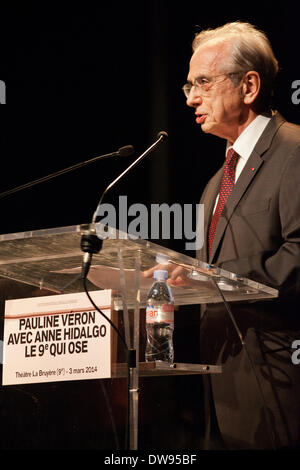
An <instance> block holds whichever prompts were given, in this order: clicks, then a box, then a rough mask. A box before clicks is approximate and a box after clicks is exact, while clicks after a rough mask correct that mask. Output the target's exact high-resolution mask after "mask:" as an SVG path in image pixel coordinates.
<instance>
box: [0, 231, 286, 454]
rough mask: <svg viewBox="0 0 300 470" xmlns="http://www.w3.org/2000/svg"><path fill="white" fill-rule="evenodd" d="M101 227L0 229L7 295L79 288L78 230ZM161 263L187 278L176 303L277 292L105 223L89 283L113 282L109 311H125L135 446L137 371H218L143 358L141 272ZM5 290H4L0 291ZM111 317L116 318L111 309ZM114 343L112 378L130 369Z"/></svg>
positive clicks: (0, 268) (144, 282) (133, 444)
mask: <svg viewBox="0 0 300 470" xmlns="http://www.w3.org/2000/svg"><path fill="white" fill-rule="evenodd" d="M100 228H101V231H102V230H103V227H102V226H101V224H95V225H93V226H89V225H74V226H69V227H58V228H52V229H46V230H37V231H32V232H22V233H14V234H6V235H0V277H1V279H2V282H4V280H9V281H10V285H12V286H14V285H15V286H16V287H17V288H16V290H15V291H14V289H12V290H11V289H10V292H9V298H22V297H27V296H28V297H29V296H30V295H31V292H32V287H35V288H37V289H38V290H40V291H41V292H43V294H42V295H47V294H45V292H46V293H49V295H51V294H52V293H53V294H60V293H64V294H66V293H74V292H83V291H84V288H83V284H82V281H81V279H80V271H81V269H80V267H81V264H82V258H83V253H82V251H81V248H80V241H81V236H82V235H83V234H84V233H86V232H87V231H89V230H92V232H94V233H96V234H97V233H99V229H100ZM102 233H103V231H102ZM159 263H163V264H168V265H169V266H171V267H174V266H175V267H181V268H182V270H183V271H184V273H185V274H186V278H187V279H188V283H187V285H185V286H182V287H176V288H172V291H173V294H174V299H175V305H176V306H181V305H199V304H209V303H218V302H223V301H224V299H226V301H229V302H234V301H241V300H243V301H246V302H247V301H251V300H258V299H270V298H274V297H276V296H277V291H276V290H274V289H271V288H270V287H267V286H264V285H262V284H259V283H257V282H253V281H251V280H249V279H245V278H240V277H238V276H236V275H235V274H234V273H230V272H227V271H224V270H221V269H219V268H214V267H211V266H208V265H206V264H205V263H202V262H200V261H198V260H197V259H194V258H191V257H188V256H185V255H182V254H179V253H176V252H174V251H172V250H169V249H167V248H164V247H162V246H159V245H158V244H155V243H151V242H149V241H147V240H142V239H138V238H136V239H133V237H131V236H129V235H128V234H126V233H124V232H119V231H117V230H114V229H112V228H109V238H107V239H105V240H104V241H103V246H102V249H101V251H100V253H99V254H95V255H93V260H92V266H91V268H90V272H89V276H88V280H89V283H90V284H89V290H97V289H112V295H113V310H114V311H115V312H122V313H123V330H124V336H125V339H126V343H127V345H128V347H130V348H133V349H135V350H136V357H137V358H138V360H137V365H136V367H135V368H133V369H132V370H131V375H130V379H129V380H130V384H129V386H130V395H129V397H130V403H131V407H130V410H131V415H130V417H129V419H130V449H132V450H135V449H137V445H138V395H139V377H149V376H150V377H151V376H166V375H185V374H188V375H191V374H211V373H221V367H220V366H217V365H210V364H185V363H176V362H175V363H174V364H173V365H168V364H162V363H145V362H143V360H141V358H140V354H139V352H140V310H141V309H143V308H145V304H146V296H147V292H148V291H149V288H150V286H151V284H152V282H153V281H152V279H151V278H145V277H144V275H143V272H144V271H146V270H148V269H150V268H153V267H154V266H156V265H157V264H159ZM1 279H0V292H1V290H2V286H3V284H1ZM20 286H21V289H20ZM216 286H217V287H218V288H217V287H216ZM220 292H221V293H222V295H220ZM6 296H7V294H6V293H5V292H1V297H4V298H5V297H6ZM223 297H224V298H223ZM2 314H3V313H2ZM114 318H117V317H116V316H115V315H114V316H113V317H112V319H113V320H114ZM175 328H176V325H175ZM112 338H113V334H112ZM118 347H120V345H118V341H117V337H116V335H115V336H114V338H113V341H112V352H111V361H112V377H115V378H120V377H125V376H126V373H127V372H126V364H125V363H124V362H119V361H118ZM175 359H176V350H175Z"/></svg>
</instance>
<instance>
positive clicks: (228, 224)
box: [170, 22, 300, 449]
mask: <svg viewBox="0 0 300 470" xmlns="http://www.w3.org/2000/svg"><path fill="white" fill-rule="evenodd" d="M277 71H278V64H277V60H276V58H275V56H274V53H273V51H272V48H271V46H270V43H269V41H268V39H267V37H266V36H265V34H264V33H262V32H261V31H258V30H257V29H256V28H255V27H253V26H252V25H250V24H248V23H241V22H235V23H229V24H226V25H224V26H222V27H219V28H217V29H215V30H207V31H202V32H200V33H199V34H197V35H196V37H195V39H194V42H193V55H192V58H191V60H190V67H189V72H188V77H187V83H186V85H184V87H183V91H184V93H185V96H186V98H187V104H188V106H191V107H192V108H193V109H194V112H195V116H196V123H197V124H198V125H199V126H200V127H201V129H202V131H203V132H205V133H211V134H214V135H216V136H218V137H221V138H222V139H226V141H227V145H226V157H225V162H224V164H223V166H222V168H221V169H220V170H219V171H218V172H217V173H216V174H215V175H214V176H213V177H212V179H211V180H210V181H209V182H208V184H207V186H206V188H205V190H204V193H203V195H202V198H201V203H202V204H204V211H205V227H204V231H205V241H206V242H205V244H204V246H203V248H202V250H201V251H200V252H199V253H198V255H199V258H200V259H201V260H202V261H206V262H209V263H210V264H215V265H218V266H221V267H222V268H224V269H226V270H228V271H231V272H234V273H237V274H239V275H241V276H244V277H247V278H250V279H253V280H256V281H258V282H261V283H263V284H266V285H269V286H271V287H274V288H276V289H278V290H279V299H278V300H276V301H271V302H257V303H252V304H249V303H248V304H246V303H240V304H239V303H237V304H232V305H231V308H232V313H233V315H234V318H235V320H236V323H237V325H238V327H239V329H240V332H241V334H242V337H243V341H244V343H245V344H244V345H243V344H242V342H241V341H240V338H239V337H238V334H237V331H236V329H235V327H234V325H233V323H232V321H231V319H230V316H229V314H228V312H227V310H226V309H225V308H224V307H223V305H222V304H217V305H212V306H208V308H207V310H206V312H205V313H204V314H203V316H202V320H201V340H200V342H201V344H200V347H201V351H202V360H203V362H208V363H215V362H217V363H220V364H222V365H223V374H221V375H220V376H211V378H210V379H209V380H208V383H207V397H208V403H209V408H210V409H209V415H208V416H207V439H208V442H209V444H208V448H216V447H220V446H221V448H222V447H223V446H225V448H229V449H248V448H249V449H269V448H284V447H286V448H290V447H295V446H297V445H299V443H300V407H299V396H300V365H296V364H293V362H292V360H291V355H292V349H291V348H292V344H293V341H294V340H297V339H300V301H299V299H300V185H299V181H300V126H297V125H294V124H290V123H288V122H286V121H285V119H284V118H283V117H282V116H281V115H280V114H279V113H278V112H274V111H272V110H271V98H272V86H273V83H274V79H275V77H276V74H277ZM221 160H222V156H221ZM176 275H177V273H176V272H174V273H173V274H172V275H171V278H173V281H172V279H171V280H170V283H172V282H173V283H174V284H175V285H176ZM205 380H206V378H205Z"/></svg>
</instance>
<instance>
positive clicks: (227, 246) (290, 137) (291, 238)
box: [199, 113, 300, 294]
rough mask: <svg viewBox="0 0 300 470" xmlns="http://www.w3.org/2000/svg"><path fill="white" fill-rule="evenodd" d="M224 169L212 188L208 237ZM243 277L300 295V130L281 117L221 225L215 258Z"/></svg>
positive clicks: (205, 200) (207, 198)
mask: <svg viewBox="0 0 300 470" xmlns="http://www.w3.org/2000/svg"><path fill="white" fill-rule="evenodd" d="M222 173H223V168H221V169H220V170H219V171H218V172H217V173H216V174H215V176H214V177H213V178H212V179H211V180H210V181H209V183H208V185H207V186H206V188H205V190H204V193H203V196H202V198H201V201H200V202H201V203H202V204H204V214H205V216H204V218H205V220H204V222H205V235H204V239H205V240H207V231H208V227H209V221H210V219H211V216H212V211H213V207H214V203H215V199H216V196H217V194H218V192H219V187H220V183H221V178H222ZM199 258H200V259H201V260H203V261H206V262H209V263H211V264H217V265H219V266H221V267H223V268H224V269H226V270H228V271H230V272H235V273H237V274H239V275H241V276H244V277H247V278H250V279H253V280H255V281H258V282H261V283H262V284H265V285H269V286H271V287H274V288H276V289H279V290H280V292H281V293H285V292H286V291H287V290H290V289H292V290H293V291H294V292H296V293H297V294H299V293H300V126H297V125H294V124H290V123H288V122H286V121H285V120H284V119H283V117H282V116H281V115H280V114H279V113H276V114H275V115H274V116H273V117H272V119H271V121H270V122H269V124H268V125H267V127H266V129H265V131H264V132H263V134H262V135H261V137H260V139H259V141H258V142H257V144H256V146H255V148H254V150H253V152H252V154H251V155H250V157H249V160H248V162H247V164H246V166H245V168H244V169H243V171H242V173H241V175H240V177H239V179H238V181H237V182H236V184H235V186H234V189H233V191H232V193H231V195H230V196H229V198H228V200H227V203H226V205H225V207H224V211H223V214H222V216H221V218H220V220H219V223H218V226H217V230H216V234H215V238H214V243H213V246H212V251H211V254H210V257H208V253H207V244H205V246H204V247H203V249H202V250H201V251H200V252H199Z"/></svg>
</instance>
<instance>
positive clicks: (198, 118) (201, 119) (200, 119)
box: [196, 113, 207, 124]
mask: <svg viewBox="0 0 300 470" xmlns="http://www.w3.org/2000/svg"><path fill="white" fill-rule="evenodd" d="M206 117H207V114H200V113H197V114H196V123H197V124H203V123H204V121H205V119H206Z"/></svg>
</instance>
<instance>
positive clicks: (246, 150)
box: [214, 114, 271, 211]
mask: <svg viewBox="0 0 300 470" xmlns="http://www.w3.org/2000/svg"><path fill="white" fill-rule="evenodd" d="M270 120H271V118H270V117H267V116H263V115H262V114H260V115H258V116H257V117H256V118H255V119H253V121H252V122H250V124H249V126H247V127H246V129H244V130H243V132H242V133H241V134H240V135H239V136H238V138H237V139H236V141H235V142H234V144H231V143H230V142H228V141H227V146H226V154H227V152H228V150H229V149H231V148H233V150H234V151H235V152H237V153H238V154H239V156H240V158H239V159H238V162H237V165H236V169H235V183H236V182H237V180H238V177H239V176H240V174H241V173H242V170H243V168H244V166H245V165H246V163H247V161H248V158H249V157H250V155H251V153H252V151H253V149H254V147H255V145H256V144H257V141H258V139H259V138H260V136H261V135H262V133H263V131H264V130H265V128H266V127H267V124H268V123H269V121H270ZM218 199H219V195H218V196H217V199H216V203H215V207H214V211H215V209H216V206H217V203H218Z"/></svg>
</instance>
